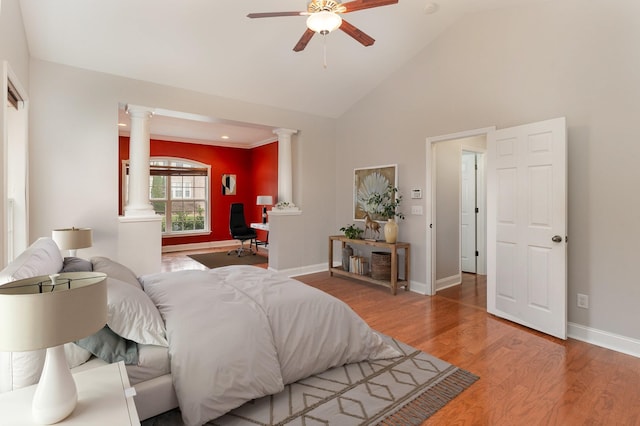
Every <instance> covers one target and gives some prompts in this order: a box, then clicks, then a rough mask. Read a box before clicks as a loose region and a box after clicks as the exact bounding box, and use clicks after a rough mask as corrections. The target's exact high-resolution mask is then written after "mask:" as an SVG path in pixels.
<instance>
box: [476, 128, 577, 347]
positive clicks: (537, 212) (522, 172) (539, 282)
mask: <svg viewBox="0 0 640 426" xmlns="http://www.w3.org/2000/svg"><path fill="white" fill-rule="evenodd" d="M566 146H567V144H566V122H565V119H564V118H558V119H554V120H548V121H543V122H539V123H532V124H527V125H523V126H517V127H512V128H507V129H500V130H496V131H495V132H492V133H490V134H489V137H488V140H487V152H488V158H487V165H488V169H487V243H488V245H489V250H488V253H487V267H488V274H487V293H488V294H487V311H488V312H489V313H491V314H494V315H497V316H499V317H502V318H505V319H508V320H510V321H514V322H517V323H519V324H522V325H525V326H527V327H530V328H533V329H536V330H539V331H542V332H544V333H547V334H550V335H553V336H556V337H559V338H562V339H566V334H567V332H566V329H567V251H566V245H567V242H566V236H567V148H566Z"/></svg>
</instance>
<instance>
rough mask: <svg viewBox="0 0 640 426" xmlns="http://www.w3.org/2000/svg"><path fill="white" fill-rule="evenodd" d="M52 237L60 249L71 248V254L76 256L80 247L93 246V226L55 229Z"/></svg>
mask: <svg viewBox="0 0 640 426" xmlns="http://www.w3.org/2000/svg"><path fill="white" fill-rule="evenodd" d="M51 238H53V241H55V242H56V244H57V245H58V247H60V250H69V256H75V255H76V253H77V251H78V249H81V248H87V247H91V245H92V244H93V239H92V231H91V228H67V229H54V230H53V232H51Z"/></svg>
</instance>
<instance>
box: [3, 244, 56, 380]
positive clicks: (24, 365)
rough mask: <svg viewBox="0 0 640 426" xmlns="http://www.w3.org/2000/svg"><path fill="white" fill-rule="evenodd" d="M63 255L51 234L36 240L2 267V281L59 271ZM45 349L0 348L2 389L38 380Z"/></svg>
mask: <svg viewBox="0 0 640 426" xmlns="http://www.w3.org/2000/svg"><path fill="white" fill-rule="evenodd" d="M62 264H63V260H62V255H61V254H60V249H59V248H58V245H57V244H56V243H55V241H53V240H52V239H51V238H47V237H43V238H39V239H38V240H36V241H35V242H34V243H33V244H31V245H30V246H29V247H28V248H27V249H26V250H25V251H24V252H22V253H21V254H20V256H18V257H17V258H16V259H15V260H14V261H13V262H11V263H10V264H9V265H7V267H6V268H4V269H3V270H2V271H0V285H2V284H5V283H7V282H10V281H15V280H21V279H23V278H31V277H37V276H40V275H50V274H56V273H58V272H59V271H60V270H61V269H62ZM45 353H46V351H45V350H44V349H42V350H38V351H28V352H0V392H6V391H10V390H14V389H18V388H21V387H24V386H30V385H32V384H34V383H37V382H38V380H39V379H40V374H41V373H42V367H43V366H44V358H45Z"/></svg>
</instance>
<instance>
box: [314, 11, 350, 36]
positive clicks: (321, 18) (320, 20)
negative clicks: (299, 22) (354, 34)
mask: <svg viewBox="0 0 640 426" xmlns="http://www.w3.org/2000/svg"><path fill="white" fill-rule="evenodd" d="M340 25H342V18H341V17H340V15H338V14H337V13H334V12H329V11H326V10H324V11H322V12H316V13H313V14H311V15H309V17H308V18H307V27H308V28H309V29H310V30H312V31H315V32H317V33H320V34H327V33H330V32H331V31H333V30H337V29H338V28H339V27H340Z"/></svg>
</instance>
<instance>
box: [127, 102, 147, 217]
mask: <svg viewBox="0 0 640 426" xmlns="http://www.w3.org/2000/svg"><path fill="white" fill-rule="evenodd" d="M127 114H129V117H131V133H130V137H129V200H128V201H127V205H126V206H125V208H124V215H125V216H153V215H155V212H154V211H153V206H152V205H151V203H150V202H149V158H150V152H151V137H150V133H149V119H150V118H151V116H152V115H153V109H152V108H148V107H143V106H138V105H127Z"/></svg>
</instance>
